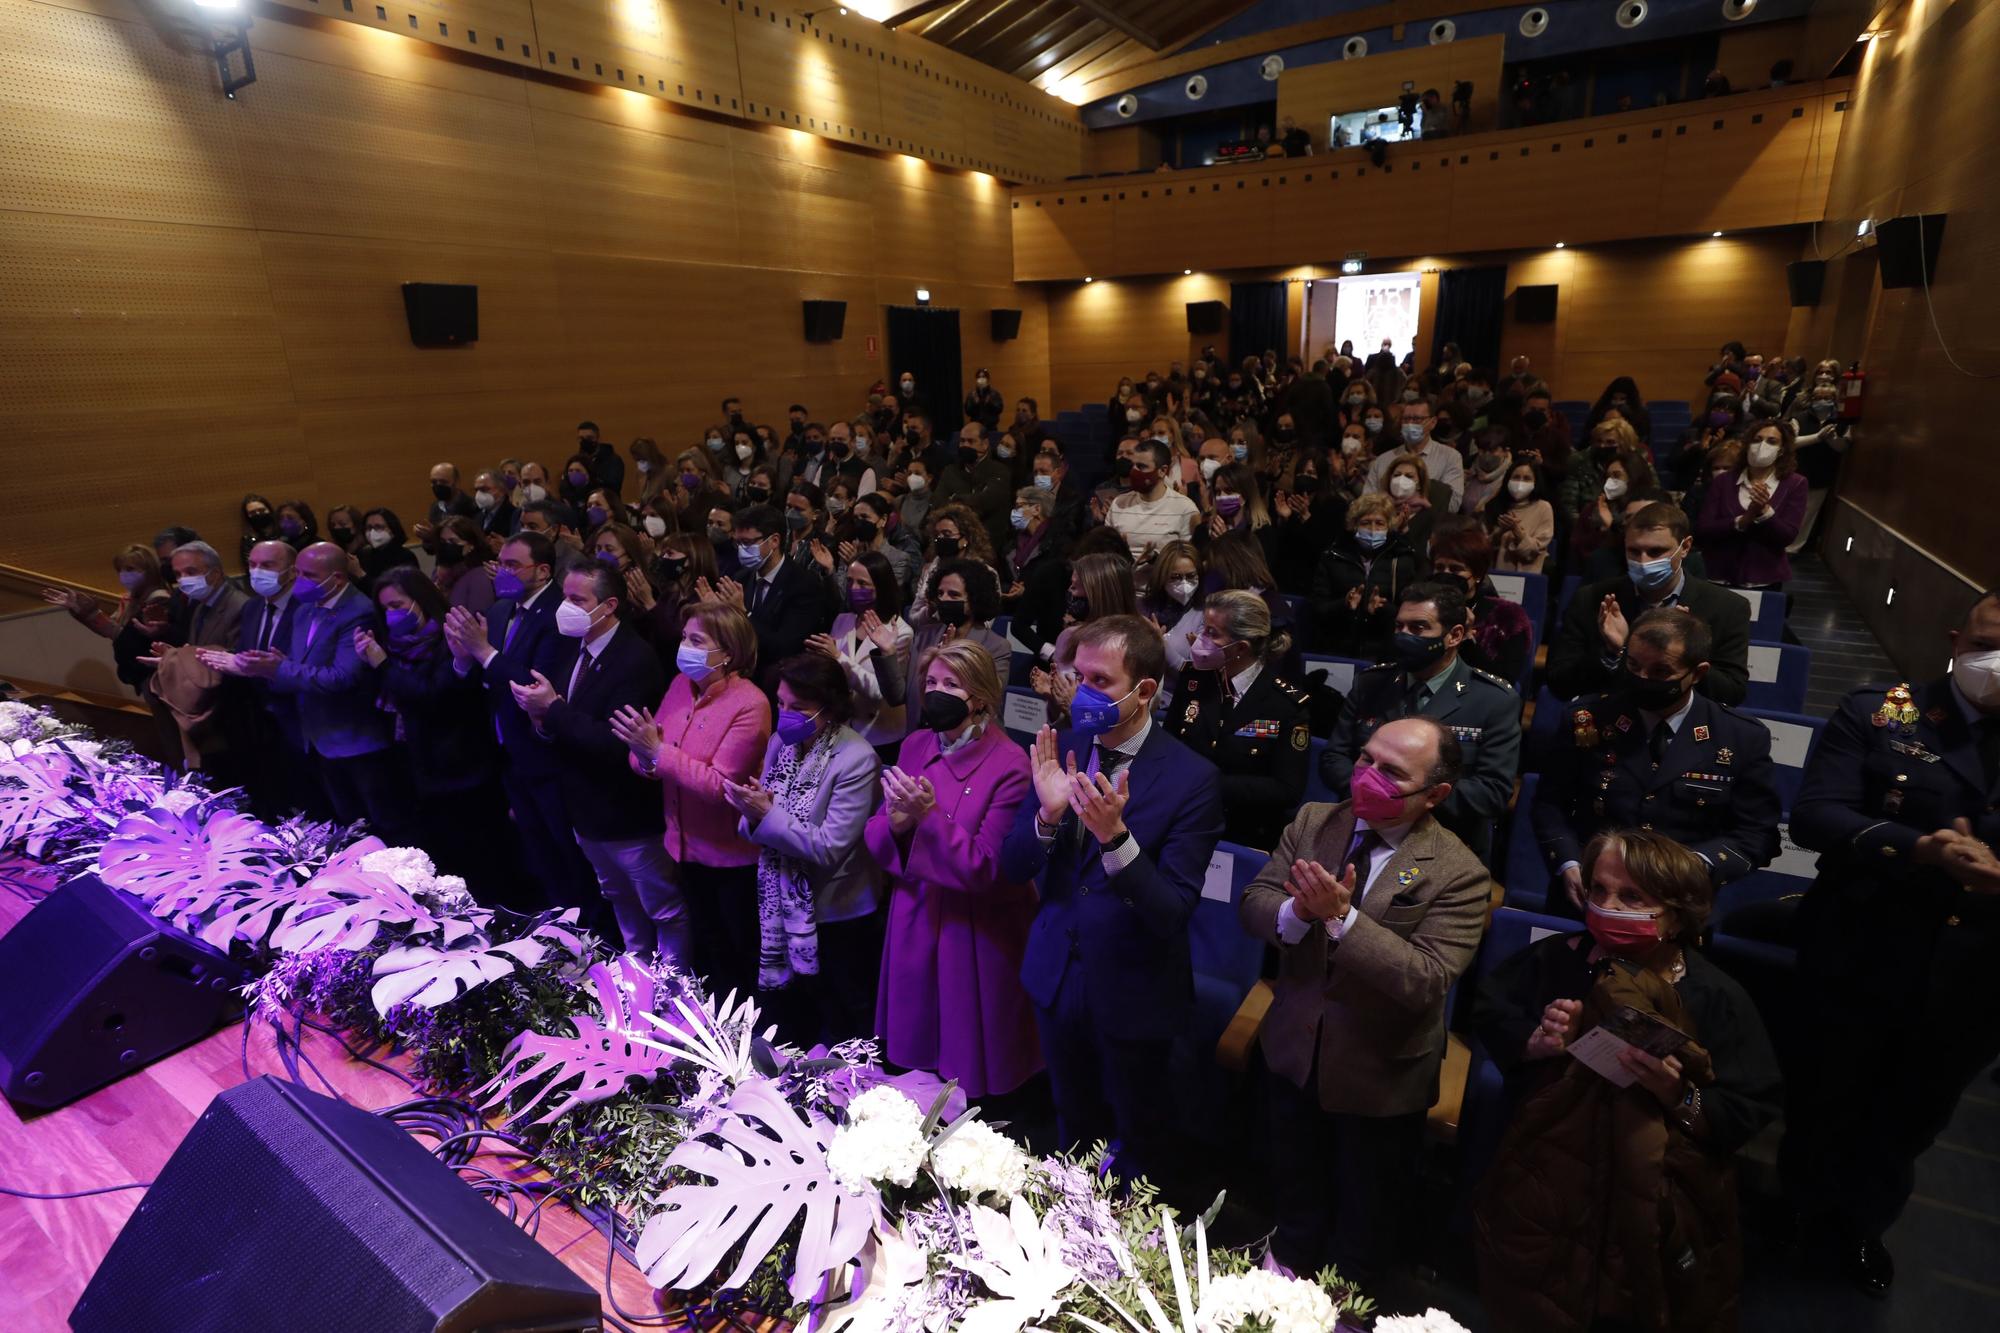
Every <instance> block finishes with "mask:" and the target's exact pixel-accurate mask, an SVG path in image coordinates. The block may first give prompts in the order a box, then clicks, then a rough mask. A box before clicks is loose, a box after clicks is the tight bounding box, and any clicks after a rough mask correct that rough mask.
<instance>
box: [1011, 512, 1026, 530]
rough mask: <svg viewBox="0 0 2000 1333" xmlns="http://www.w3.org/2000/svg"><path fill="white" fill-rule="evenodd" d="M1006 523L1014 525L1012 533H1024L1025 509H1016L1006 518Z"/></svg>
mask: <svg viewBox="0 0 2000 1333" xmlns="http://www.w3.org/2000/svg"><path fill="white" fill-rule="evenodd" d="M1007 521H1008V522H1009V523H1012V524H1013V525H1014V531H1016V532H1026V531H1027V530H1028V511H1027V510H1025V509H1016V510H1015V511H1014V512H1013V513H1011V514H1009V515H1008V516H1007Z"/></svg>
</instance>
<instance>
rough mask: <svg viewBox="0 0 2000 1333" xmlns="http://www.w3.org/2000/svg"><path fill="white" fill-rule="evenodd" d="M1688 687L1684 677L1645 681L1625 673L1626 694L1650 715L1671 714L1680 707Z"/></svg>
mask: <svg viewBox="0 0 2000 1333" xmlns="http://www.w3.org/2000/svg"><path fill="white" fill-rule="evenodd" d="M1686 686H1687V681H1686V679H1685V678H1684V677H1681V676H1676V677H1674V678H1673V679H1672V680H1645V679H1642V678H1640V677H1638V676H1635V675H1633V674H1632V673H1631V672H1629V671H1628V672H1626V673H1625V689H1624V694H1625V697H1626V698H1627V699H1630V700H1631V701H1632V703H1633V704H1634V705H1635V706H1636V707H1638V708H1641V709H1643V710H1645V711H1646V712H1648V713H1671V712H1672V711H1673V710H1674V709H1675V708H1676V707H1678V706H1679V705H1680V701H1681V695H1682V693H1683V691H1684V690H1685V688H1686Z"/></svg>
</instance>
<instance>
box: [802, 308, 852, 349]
mask: <svg viewBox="0 0 2000 1333" xmlns="http://www.w3.org/2000/svg"><path fill="white" fill-rule="evenodd" d="M846 327H847V302H845V301H807V302H806V341H807V342H809V343H831V342H839V341H840V333H841V330H842V329H845V328H846Z"/></svg>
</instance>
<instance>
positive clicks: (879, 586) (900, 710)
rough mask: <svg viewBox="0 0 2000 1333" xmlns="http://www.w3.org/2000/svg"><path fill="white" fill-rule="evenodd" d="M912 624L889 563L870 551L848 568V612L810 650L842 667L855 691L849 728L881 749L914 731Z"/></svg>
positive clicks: (808, 644) (813, 640)
mask: <svg viewBox="0 0 2000 1333" xmlns="http://www.w3.org/2000/svg"><path fill="white" fill-rule="evenodd" d="M911 638H912V634H911V630H910V625H909V622H908V621H906V620H904V619H903V598H902V593H901V591H900V590H899V589H898V588H897V587H896V579H895V576H894V575H893V574H892V573H890V570H889V562H888V561H887V560H886V559H884V558H883V557H882V556H881V555H880V554H878V553H877V552H874V551H868V552H866V553H864V554H862V555H859V556H857V557H855V559H854V562H853V563H852V564H850V565H849V566H848V567H847V609H846V610H845V611H842V612H841V613H840V614H839V615H838V616H836V617H834V621H833V627H832V629H831V630H829V631H828V632H827V633H825V634H815V635H813V636H812V637H811V638H809V639H807V640H806V647H807V648H808V649H809V650H811V651H813V652H816V653H824V654H825V655H826V656H828V657H830V658H832V659H833V660H834V661H836V662H838V663H840V668H841V670H842V671H844V672H846V673H847V685H848V689H849V691H850V692H851V698H850V702H849V709H850V712H849V716H848V725H849V726H851V727H853V728H854V729H855V730H856V731H858V732H860V733H861V739H863V740H865V741H867V742H868V743H869V744H870V745H872V746H874V747H875V748H876V749H877V750H881V749H885V748H893V747H895V746H897V745H899V744H900V743H901V742H902V739H903V737H904V735H905V734H907V733H908V731H909V729H910V728H909V722H908V718H909V712H908V709H907V707H906V706H905V693H904V688H899V687H904V686H905V681H906V679H907V673H908V668H909V663H910V640H911Z"/></svg>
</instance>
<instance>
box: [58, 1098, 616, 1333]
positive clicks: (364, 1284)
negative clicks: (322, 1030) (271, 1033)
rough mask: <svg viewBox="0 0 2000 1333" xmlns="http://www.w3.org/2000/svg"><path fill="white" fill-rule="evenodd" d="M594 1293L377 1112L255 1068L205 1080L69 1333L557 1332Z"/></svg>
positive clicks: (595, 1311) (574, 1325)
mask: <svg viewBox="0 0 2000 1333" xmlns="http://www.w3.org/2000/svg"><path fill="white" fill-rule="evenodd" d="M598 1316H599V1307H598V1298H597V1293H596V1292H595V1291H594V1290H592V1289H591V1287H590V1286H589V1285H588V1284H586V1283H585V1282H584V1281H583V1279H582V1278H579V1277H578V1276H576V1274H574V1273H572V1272H570V1271H569V1269H567V1268H565V1267H564V1266H563V1264H562V1262H561V1261H560V1260H558V1259H557V1258H556V1257H555V1256H554V1255H552V1254H550V1253H549V1252H548V1251H547V1250H545V1249H543V1248H542V1247H541V1246H539V1245H537V1244H536V1243H535V1242H534V1241H533V1240H531V1239H529V1237H528V1235H527V1233H526V1232H524V1231H522V1230H521V1229H520V1228H519V1227H516V1226H515V1225H514V1224H513V1223H511V1222H509V1221H508V1220H507V1218H506V1216H505V1215H504V1214H502V1213H500V1212H499V1211H498V1210H496V1209H495V1208H494V1207H493V1206H492V1205H491V1204H489V1203H487V1202H486V1200H484V1199H483V1198H481V1197H480V1196H479V1195H478V1193H476V1192H475V1191H474V1190H473V1188H472V1187H471V1186H470V1185H467V1184H466V1183H465V1182H464V1181H462V1180H460V1179H459V1178H458V1175H457V1174H456V1173H455V1172H453V1171H452V1170H451V1168H449V1167H447V1166H445V1165H444V1163H442V1162H440V1161H438V1160H437V1158H435V1157H433V1156H431V1154H430V1153H428V1152H427V1151H425V1150H424V1147H423V1145H421V1144H419V1143H418V1142H417V1141H416V1140H415V1139H413V1138H411V1137H410V1136H409V1135H408V1134H407V1133H405V1132H404V1131H403V1130H402V1129H400V1128H398V1127H397V1126H396V1125H395V1124H394V1123H393V1122H391V1121H388V1120H384V1119H383V1118H382V1117H381V1116H378V1115H374V1114H372V1113H371V1112H368V1111H365V1110H363V1109H362V1108H360V1107H358V1106H350V1105H348V1104H347V1103H346V1102H340V1101H335V1100H334V1099H333V1098H331V1097H322V1096H320V1095H319V1094H318V1093H314V1092H307V1091H306V1090H305V1089H303V1088H300V1087H297V1086H295V1085H293V1084H289V1083H280V1082H278V1081H277V1080H276V1079H274V1078H271V1077H269V1076H266V1077H264V1078H257V1079H252V1080H251V1081H250V1082H248V1083H241V1084H238V1085H237V1086H236V1087H233V1088H231V1089H229V1090H228V1091H227V1092H224V1093H221V1094H220V1095H218V1096H217V1097H216V1099H215V1100H214V1101H212V1102H210V1103H209V1106H208V1110H206V1111H204V1112H203V1113H202V1116H201V1119H199V1120H197V1121H195V1124H194V1128H193V1129H191V1130H189V1131H188V1134H187V1137H186V1138H184V1139H182V1140H181V1145H180V1147H178V1148H176V1149H174V1155H173V1156H172V1157H170V1158H168V1159H167V1164H166V1166H165V1167H163V1168H161V1171H160V1174H159V1176H158V1177H157V1178H156V1179H155V1180H154V1181H153V1186H152V1188H151V1189H149V1190H148V1191H146V1201H145V1202H144V1203H142V1204H140V1205H139V1208H138V1211H136V1212H134V1213H133V1214H132V1216H131V1218H130V1220H128V1221H127V1222H126V1223H125V1229H124V1230H122V1231H120V1232H119V1233H118V1238H117V1239H116V1240H114V1241H112V1242H111V1250H110V1252H109V1253H107V1254H106V1255H105V1256H104V1262H103V1263H101V1264H99V1265H98V1266H97V1272H96V1273H95V1274H93V1275H92V1277H91V1279H90V1285H89V1286H87V1287H85V1288H84V1290H83V1297H82V1299H80V1300H79V1301H77V1303H76V1308H75V1309H74V1310H72V1311H70V1316H69V1322H70V1327H71V1328H73V1329H75V1330H77V1333H96V1330H103V1331H104V1333H111V1330H121V1331H122V1330H130V1329H136V1328H173V1329H190V1330H192V1329H204V1330H208V1329H213V1330H222V1329H235V1328H283V1329H288V1330H291V1331H292V1333H351V1331H352V1330H358V1329H368V1330H370V1333H432V1331H433V1330H435V1331H436V1333H471V1331H472V1330H483V1329H491V1330H496V1331H497V1330H501V1329H505V1330H508V1331H509V1333H527V1331H528V1330H535V1333H558V1331H560V1330H572V1329H575V1330H582V1329H589V1330H591V1331H592V1333H595V1331H596V1330H597V1328H598V1327H599V1322H598Z"/></svg>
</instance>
